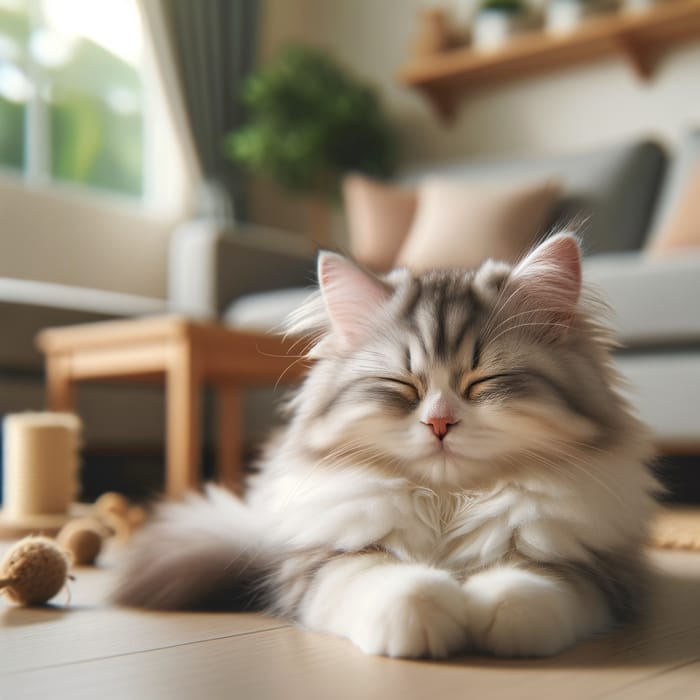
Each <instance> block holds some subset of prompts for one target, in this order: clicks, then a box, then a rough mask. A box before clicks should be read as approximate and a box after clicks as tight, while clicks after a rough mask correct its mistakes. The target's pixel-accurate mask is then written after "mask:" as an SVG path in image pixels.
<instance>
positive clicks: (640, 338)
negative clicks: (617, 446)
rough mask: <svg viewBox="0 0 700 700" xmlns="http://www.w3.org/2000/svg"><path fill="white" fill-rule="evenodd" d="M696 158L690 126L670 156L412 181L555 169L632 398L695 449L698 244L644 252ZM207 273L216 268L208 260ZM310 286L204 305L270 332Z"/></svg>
mask: <svg viewBox="0 0 700 700" xmlns="http://www.w3.org/2000/svg"><path fill="white" fill-rule="evenodd" d="M698 163H700V132H692V133H690V134H688V135H687V138H686V139H685V140H684V141H683V143H682V144H681V145H680V147H679V150H678V153H676V154H675V156H674V157H672V158H670V159H669V158H668V157H667V155H666V153H665V151H664V149H663V148H662V147H661V146H659V145H658V144H656V143H654V142H652V141H644V142H638V143H633V144H629V145H623V146H619V147H616V148H610V149H605V150H600V151H596V152H591V153H585V154H579V155H575V156H569V157H558V158H546V159H528V160H520V161H508V162H504V161H502V162H491V163H469V164H462V163H452V164H448V165H435V166H432V167H430V168H428V169H423V170H421V171H419V172H411V173H408V174H407V175H406V179H407V180H408V181H415V180H417V179H418V178H419V177H420V176H421V175H422V174H424V173H426V172H430V173H432V174H440V175H443V176H446V177H453V178H458V179H466V180H475V179H482V178H488V179H489V180H494V179H496V180H497V179H499V178H504V179H505V178H507V179H509V180H512V179H513V178H514V177H515V178H517V177H518V176H523V177H526V176H527V177H533V176H534V177H539V176H546V175H551V176H553V177H556V178H557V179H558V180H559V181H560V182H561V183H562V185H563V188H564V194H563V196H562V198H561V201H560V203H559V207H558V209H557V212H556V214H555V217H554V219H553V221H552V222H551V226H552V228H559V227H562V226H567V225H570V224H573V225H574V227H575V228H576V229H577V230H578V231H579V233H580V234H581V235H582V238H583V246H584V252H585V260H584V276H585V279H586V282H587V283H588V284H589V285H591V286H593V287H596V288H598V289H599V290H600V291H601V292H602V294H603V295H604V296H605V297H607V298H608V300H609V302H610V304H611V307H612V309H613V312H614V318H613V319H612V322H613V324H614V325H615V327H616V329H617V337H618V340H619V342H620V343H621V348H620V351H619V352H618V354H617V363H618V366H619V368H620V370H621V371H622V373H623V374H624V375H625V376H626V377H627V379H628V380H629V387H628V392H629V396H630V398H631V400H632V402H633V404H634V405H635V406H636V407H637V410H638V412H639V413H640V415H641V416H642V418H643V419H644V420H645V421H646V422H647V423H648V424H649V425H650V426H651V429H652V431H653V434H654V437H655V440H656V442H657V444H658V445H659V447H660V448H661V449H663V450H664V451H667V452H691V453H696V454H698V453H700V249H698V251H697V252H688V251H684V252H683V253H682V254H678V255H674V256H668V257H665V258H653V257H650V256H648V255H646V254H645V252H644V251H643V247H644V244H645V242H646V241H648V240H649V239H650V237H651V236H654V235H656V234H657V233H658V231H659V230H660V229H661V228H662V227H663V226H664V224H665V222H666V221H667V218H668V216H669V215H670V214H671V213H672V212H673V210H674V207H675V206H676V205H677V202H678V199H679V197H680V196H681V195H682V193H683V189H684V186H685V183H686V181H687V178H688V176H689V174H690V173H691V172H692V170H693V167H694V166H695V165H696V164H698ZM207 274H216V271H215V270H214V269H213V267H212V266H211V265H210V266H209V269H208V273H207ZM204 276H206V275H204ZM307 293H308V290H307V289H299V288H297V289H288V290H281V291H266V292H264V293H261V294H260V293H258V294H253V295H250V294H248V295H243V296H241V297H238V298H236V299H233V298H231V299H230V300H227V299H226V298H225V297H222V298H219V299H218V300H217V305H216V307H214V306H212V307H210V308H209V309H208V312H209V313H210V314H211V315H214V314H218V315H221V316H222V318H223V319H224V320H225V322H227V323H230V324H232V325H236V326H243V327H248V328H252V329H257V330H264V329H269V328H273V327H274V326H275V325H276V324H277V323H279V322H280V321H281V320H282V318H283V317H284V316H285V315H286V313H288V312H289V311H291V310H292V309H293V308H295V307H296V306H297V305H298V304H299V302H300V301H301V299H302V298H303V297H304V296H305V295H306V294H307ZM227 301H228V302H230V303H227Z"/></svg>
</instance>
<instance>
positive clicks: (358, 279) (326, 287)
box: [318, 252, 390, 346]
mask: <svg viewBox="0 0 700 700" xmlns="http://www.w3.org/2000/svg"><path fill="white" fill-rule="evenodd" d="M318 281H319V285H320V287H321V294H322V295H323V300H324V302H325V305H326V309H327V311H328V315H329V317H330V319H331V324H332V327H333V331H334V332H335V333H336V335H337V336H338V337H339V339H340V340H341V341H342V343H343V344H344V345H345V346H355V345H356V344H357V343H359V342H360V341H361V340H362V339H363V338H365V337H366V335H367V333H368V331H369V329H370V327H371V322H372V319H373V318H374V316H375V315H376V313H377V311H378V310H379V309H380V308H381V307H382V306H383V305H384V304H385V303H386V301H387V300H388V299H389V296H390V290H389V289H388V288H387V287H386V286H385V285H384V284H382V283H381V282H380V281H379V280H378V279H376V278H375V277H372V276H371V275H369V274H367V273H365V272H363V271H362V270H360V269H359V268H358V267H357V266H355V265H354V264H353V263H351V262H350V261H349V260H346V259H345V258H344V257H342V256H341V255H336V254H335V253H327V252H324V253H321V254H320V255H319V258H318Z"/></svg>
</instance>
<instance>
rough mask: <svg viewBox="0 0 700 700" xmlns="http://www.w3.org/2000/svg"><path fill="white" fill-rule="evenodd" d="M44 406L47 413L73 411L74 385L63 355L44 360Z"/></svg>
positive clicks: (67, 363) (68, 364)
mask: <svg viewBox="0 0 700 700" xmlns="http://www.w3.org/2000/svg"><path fill="white" fill-rule="evenodd" d="M46 405H47V408H48V409H49V411H68V412H72V411H75V385H74V383H73V379H72V377H71V373H70V360H69V358H67V357H65V356H64V355H48V356H47V358H46Z"/></svg>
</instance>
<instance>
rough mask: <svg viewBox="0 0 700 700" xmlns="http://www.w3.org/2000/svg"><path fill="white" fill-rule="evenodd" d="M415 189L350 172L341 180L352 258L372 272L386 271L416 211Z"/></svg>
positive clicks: (401, 243)
mask: <svg viewBox="0 0 700 700" xmlns="http://www.w3.org/2000/svg"><path fill="white" fill-rule="evenodd" d="M417 202H418V196H417V193H416V191H415V190H412V189H407V188H403V187H397V186H395V185H388V184H386V183H384V182H379V181H377V180H373V179H372V178H369V177H364V176H362V175H349V176H348V177H346V178H345V179H344V180H343V204H344V205H345V214H346V216H347V222H348V233H349V236H350V250H351V251H352V254H353V257H354V258H355V260H357V261H358V262H360V263H361V264H363V265H365V266H366V267H368V268H369V269H370V270H374V271H375V272H387V271H388V270H390V269H391V268H392V267H393V266H394V261H395V260H396V256H397V254H398V252H399V249H400V248H401V246H402V245H403V242H404V240H405V238H406V235H407V234H408V231H409V229H410V228H411V224H412V222H413V217H414V215H415V213H416V204H417Z"/></svg>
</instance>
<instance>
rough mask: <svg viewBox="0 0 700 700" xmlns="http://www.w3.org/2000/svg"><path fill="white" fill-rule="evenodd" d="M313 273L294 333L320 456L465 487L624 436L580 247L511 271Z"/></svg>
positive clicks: (556, 248) (557, 240)
mask: <svg viewBox="0 0 700 700" xmlns="http://www.w3.org/2000/svg"><path fill="white" fill-rule="evenodd" d="M318 276H319V286H320V295H317V296H316V298H315V299H314V300H312V301H311V302H310V303H309V304H307V305H306V306H305V307H304V308H303V309H302V310H301V311H300V312H299V313H298V314H297V315H296V317H295V319H294V320H293V323H292V325H291V330H292V331H294V332H297V333H306V334H309V333H315V334H316V343H315V345H314V347H313V349H312V350H311V352H310V355H311V356H312V357H313V358H314V359H315V360H316V361H315V363H314V365H313V367H312V368H311V371H310V376H309V378H308V380H307V382H306V384H305V386H304V387H303V389H302V391H301V392H300V394H299V395H298V397H297V400H296V402H295V420H294V430H295V435H296V439H299V440H303V442H304V444H305V446H306V447H307V448H308V449H310V450H312V451H313V452H315V453H316V454H318V455H324V454H325V455H337V456H338V458H342V459H344V458H345V457H348V456H351V458H352V459H353V460H355V461H356V462H357V463H359V464H363V465H365V466H367V467H368V468H379V469H385V470H387V471H390V472H392V473H397V474H404V475H408V476H410V477H411V478H413V479H416V480H418V481H422V482H425V483H428V484H431V485H455V486H456V485H460V486H465V485H468V484H470V483H477V482H480V481H483V480H484V479H489V478H491V477H492V476H493V475H494V474H496V473H502V472H503V471H505V470H511V469H512V470H517V469H518V465H519V463H521V462H522V461H523V459H527V460H528V461H531V458H535V457H536V458H537V459H539V460H540V461H541V462H542V464H546V461H547V460H553V459H555V455H557V454H560V455H565V454H567V453H570V452H572V451H574V450H579V449H580V448H581V447H586V446H591V447H594V446H595V445H596V443H600V444H602V443H603V442H604V441H605V440H608V439H610V435H611V431H614V430H615V429H616V428H617V427H619V425H618V424H619V420H618V416H619V414H620V412H622V413H624V408H623V404H622V403H621V402H620V399H619V397H618V396H617V394H616V392H615V391H614V390H613V388H612V387H611V386H610V384H611V374H610V371H609V367H608V342H607V340H606V337H605V335H604V333H603V332H602V331H601V328H600V326H599V325H598V324H597V323H596V322H595V320H594V319H592V318H591V315H590V312H589V310H587V308H586V304H585V303H583V302H582V299H581V262H580V251H579V246H578V242H577V240H576V238H575V237H574V236H571V235H568V234H558V235H555V236H553V237H551V238H549V239H548V240H546V241H545V242H544V243H542V244H541V245H539V246H538V247H536V248H535V249H534V250H533V251H532V252H530V254H529V255H527V256H526V257H525V258H524V259H523V260H522V261H521V262H520V263H518V264H517V265H515V266H510V265H507V264H505V263H495V262H492V261H489V262H486V263H484V264H483V265H482V266H481V267H480V268H479V269H477V270H443V271H434V272H430V273H426V274H421V275H413V274H411V273H410V272H409V271H407V270H395V271H394V272H392V273H390V274H389V275H388V276H386V277H384V278H378V277H375V276H373V275H371V274H368V273H366V272H365V271H363V270H361V269H359V268H358V267H357V266H355V265H354V264H353V263H352V262H350V261H348V260H346V259H345V258H343V257H341V256H339V255H335V254H330V253H323V254H321V256H320V258H319V265H318ZM330 461H331V462H332V458H331V459H330Z"/></svg>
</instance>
